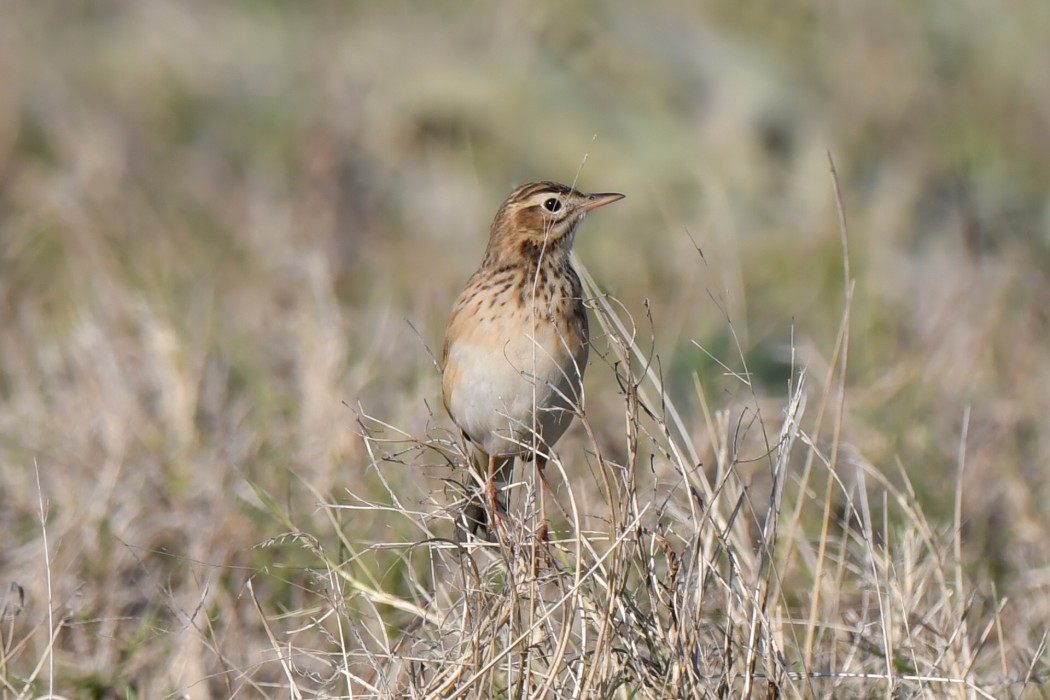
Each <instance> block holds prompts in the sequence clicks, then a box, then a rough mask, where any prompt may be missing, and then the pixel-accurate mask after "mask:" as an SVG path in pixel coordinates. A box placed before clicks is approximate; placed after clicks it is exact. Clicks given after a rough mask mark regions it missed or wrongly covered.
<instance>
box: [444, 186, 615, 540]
mask: <svg viewBox="0 0 1050 700" xmlns="http://www.w3.org/2000/svg"><path fill="white" fill-rule="evenodd" d="M622 198H623V195H622V194H615V193H607V194H584V193H583V192H579V191H577V190H575V189H573V188H571V187H567V186H565V185H559V184H557V183H554V182H534V183H532V184H529V185H524V186H522V187H519V188H518V189H516V190H514V192H512V193H511V195H510V196H509V197H508V198H507V200H506V201H505V202H503V205H502V206H500V208H499V211H497V212H496V218H495V219H494V220H493V222H492V229H491V231H490V233H489V242H488V248H487V249H486V250H485V257H484V258H483V259H482V261H481V267H480V268H478V270H477V272H475V273H474V274H473V276H471V278H470V280H469V281H468V282H467V287H466V289H464V290H463V292H462V294H460V295H459V299H457V300H456V304H455V306H454V307H453V309H452V316H451V317H450V318H449V321H448V328H447V329H446V331H445V346H444V351H443V353H442V360H441V365H442V371H443V377H442V385H441V386H442V393H443V396H444V400H445V408H446V409H447V410H448V413H449V415H450V416H451V417H452V420H453V421H455V423H456V425H457V426H459V428H460V430H462V431H463V434H464V435H465V436H466V437H467V439H468V440H470V442H472V443H473V444H474V446H475V448H476V450H477V452H478V453H479V462H478V464H479V466H478V468H479V470H481V469H485V468H486V467H487V471H485V472H483V476H484V477H485V482H484V490H483V493H484V496H485V499H484V505H483V504H481V503H479V502H478V501H477V499H476V498H473V499H472V502H471V503H470V504H469V505H468V506H467V508H466V509H465V511H464V513H463V521H462V523H461V526H462V527H464V528H466V529H469V531H470V532H471V533H476V532H477V531H478V529H479V528H482V529H484V530H487V531H488V533H489V534H490V535H492V534H496V533H494V532H493V528H492V527H490V523H491V524H492V525H494V526H495V528H496V529H497V530H498V528H499V527H500V522H499V518H500V515H499V511H500V508H501V507H502V506H501V504H500V500H499V490H500V488H501V487H502V486H504V485H505V484H507V483H508V482H509V480H510V476H511V473H512V472H513V468H514V458H515V457H520V458H522V460H523V461H526V462H527V461H529V460H530V459H535V460H536V466H537V467H538V468H539V471H540V474H541V476H542V469H543V466H544V465H545V464H546V461H547V458H548V457H549V455H550V448H551V446H552V445H553V444H554V443H555V442H556V441H557V440H558V438H560V437H561V436H562V433H564V432H565V430H566V428H568V427H569V424H570V423H572V419H573V417H574V416H575V414H576V413H577V412H578V410H579V406H580V402H581V398H582V383H583V372H584V370H585V369H586V366H587V350H588V342H589V337H588V331H587V313H586V310H585V309H584V306H583V288H582V286H581V284H580V278H579V276H578V275H577V274H576V271H575V270H574V269H573V268H572V264H571V262H570V260H569V253H570V252H571V250H572V244H573V241H574V239H575V238H576V229H577V228H578V227H579V225H580V222H581V221H583V217H584V216H585V215H586V214H587V212H589V211H591V210H592V209H597V208H598V207H601V206H605V205H606V204H610V203H612V202H615V201H617V200H618V199H622ZM541 503H542V500H541ZM541 527H542V528H544V534H545V527H546V522H545V521H544V523H543V524H542V525H541Z"/></svg>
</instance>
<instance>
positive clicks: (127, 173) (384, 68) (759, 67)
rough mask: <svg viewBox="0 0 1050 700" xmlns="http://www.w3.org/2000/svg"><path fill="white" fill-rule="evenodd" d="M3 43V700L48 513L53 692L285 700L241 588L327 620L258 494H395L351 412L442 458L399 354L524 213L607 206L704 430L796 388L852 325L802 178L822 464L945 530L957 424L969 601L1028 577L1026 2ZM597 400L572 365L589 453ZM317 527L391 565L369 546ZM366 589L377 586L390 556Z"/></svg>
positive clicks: (814, 0)
mask: <svg viewBox="0 0 1050 700" xmlns="http://www.w3.org/2000/svg"><path fill="white" fill-rule="evenodd" d="M0 15H2V16H0V320H2V326H0V485H2V486H0V585H2V586H4V587H8V586H9V585H10V584H11V583H16V584H17V585H18V586H20V587H21V589H22V590H24V592H25V603H24V608H22V607H21V606H20V605H16V603H17V602H18V601H17V600H16V598H18V596H16V595H15V594H14V593H13V591H14V590H15V589H14V588H10V589H8V598H7V599H6V600H7V601H8V603H7V607H6V608H5V616H4V617H5V619H4V620H2V621H0V624H2V625H3V626H5V628H6V631H5V633H4V636H2V637H0V639H3V640H4V642H5V647H6V648H5V650H4V651H3V653H2V655H0V677H2V678H3V679H4V687H3V689H2V691H0V692H2V694H4V695H5V696H6V695H7V694H9V693H13V694H16V693H17V692H18V691H20V690H21V689H22V688H21V686H20V685H19V684H18V683H16V680H15V679H18V678H25V677H27V676H29V674H30V673H31V671H32V669H33V667H35V666H36V664H37V663H38V661H39V660H41V659H44V658H46V657H47V651H46V650H47V646H48V631H47V625H48V622H47V616H46V612H47V607H48V598H47V585H46V583H47V580H46V577H45V573H46V571H47V568H48V567H46V566H45V563H46V561H45V558H44V553H43V552H44V550H43V546H44V539H43V536H42V533H41V517H40V513H39V502H38V499H40V498H42V499H43V500H44V502H45V509H46V516H45V522H46V526H47V538H48V543H49V545H50V551H49V553H50V572H51V585H52V587H53V598H54V608H55V610H56V614H57V615H60V616H62V617H63V618H64V619H65V620H66V621H67V625H66V627H65V628H64V629H63V630H62V633H61V635H60V636H59V637H58V639H57V641H56V644H55V648H54V657H53V661H54V664H55V681H56V684H57V685H56V691H60V692H62V693H64V694H67V695H70V696H74V697H126V696H142V697H159V696H163V695H166V694H168V693H174V692H178V693H188V694H189V695H191V696H199V697H207V696H210V695H212V694H214V695H216V696H221V695H224V694H227V693H229V692H232V691H233V690H236V689H237V688H241V687H242V686H244V685H245V684H249V683H250V684H258V685H257V686H255V687H256V688H265V687H267V686H266V685H265V684H266V683H270V682H279V681H280V678H281V672H280V668H279V667H278V666H277V665H276V664H273V663H268V661H270V660H272V651H271V650H270V645H269V642H268V641H267V639H266V637H265V634H264V630H263V629H262V627H261V626H260V622H259V616H258V615H257V613H256V612H255V611H254V609H253V608H252V603H251V600H250V597H249V596H247V595H246V594H245V582H246V581H247V580H248V579H249V578H251V577H254V579H253V580H254V586H255V591H256V594H257V595H258V598H259V600H260V603H261V605H262V607H263V608H264V610H265V611H266V613H267V614H271V615H275V616H279V615H280V614H281V613H282V612H284V611H288V610H293V609H304V608H306V609H309V608H310V606H311V605H313V604H314V603H313V601H314V599H315V596H317V595H320V593H318V590H319V588H323V587H322V586H320V584H318V582H317V581H316V580H314V579H313V578H311V576H310V575H309V573H308V572H307V565H306V564H305V563H304V557H303V555H302V550H301V549H300V548H299V547H298V546H297V545H296V544H295V543H287V542H283V541H279V542H277V543H271V546H268V547H265V548H256V547H255V546H256V545H258V544H260V543H263V542H267V541H269V540H270V538H273V537H276V536H278V535H279V534H280V533H281V532H283V531H284V530H285V529H286V528H284V527H282V525H281V523H279V522H277V521H275V520H274V519H273V518H272V517H271V516H270V514H269V513H267V512H266V509H265V508H263V507H262V506H261V505H260V503H259V500H258V498H256V497H255V495H254V494H253V492H252V489H251V487H250V485H249V484H250V483H251V484H257V485H259V486H260V487H261V488H264V489H266V491H267V492H268V493H270V494H271V495H273V496H274V498H275V499H276V501H277V502H279V504H280V507H281V508H283V509H285V511H286V512H287V513H288V514H289V515H290V516H291V517H292V518H293V519H295V520H296V521H297V523H298V524H299V525H300V526H301V527H303V529H306V530H309V528H310V526H311V523H319V522H322V521H323V520H324V519H325V518H326V517H328V516H327V515H326V514H324V513H322V512H321V511H319V510H318V508H317V503H318V500H320V499H324V500H330V501H345V500H346V490H347V489H350V490H351V491H353V492H354V493H357V494H366V495H368V496H370V497H376V498H378V497H382V495H383V494H384V493H385V490H384V488H383V487H382V485H381V480H380V479H379V478H378V475H377V474H376V472H375V470H370V469H369V468H368V465H369V464H370V459H369V456H368V454H367V451H366V449H365V447H366V446H365V443H364V442H362V440H361V439H360V435H359V434H360V432H361V431H360V428H359V426H358V420H359V418H360V416H361V415H362V414H367V415H369V416H373V417H376V418H377V419H380V420H382V421H384V422H386V423H387V424H389V425H390V426H394V427H396V428H397V429H399V430H402V431H404V432H405V433H406V434H408V435H411V436H422V435H424V434H426V433H427V431H428V430H431V431H433V430H440V429H442V428H444V429H447V428H449V427H450V422H449V420H448V419H447V417H446V416H445V415H444V412H443V410H442V409H441V406H440V400H439V396H440V388H439V377H438V373H437V371H436V369H435V367H434V365H433V362H432V361H431V359H430V357H429V355H428V353H427V349H426V347H425V346H426V345H428V346H429V347H431V348H436V347H439V346H440V342H441V338H442V333H443V329H444V321H445V318H446V315H447V313H448V310H449V308H450V305H451V303H452V301H453V300H454V298H455V296H456V294H457V292H458V291H459V289H460V288H461V286H462V284H463V282H464V281H465V279H466V277H467V276H468V275H469V274H470V272H472V271H473V269H474V267H475V266H476V264H477V262H478V261H479V260H480V257H481V252H482V250H483V247H484V241H485V235H486V233H487V227H488V224H489V222H490V220H491V217H492V215H493V213H494V212H495V210H496V208H497V206H498V205H499V203H500V202H501V201H502V199H503V197H505V196H506V194H507V193H508V192H509V191H510V190H511V188H512V187H513V186H515V185H516V184H521V183H523V182H526V181H529V180H534V179H554V180H560V181H564V182H571V181H573V180H577V179H578V184H579V186H580V187H581V189H584V190H590V191H619V192H624V193H626V194H627V195H628V197H627V199H626V200H625V201H624V202H622V203H620V204H618V205H617V206H616V207H615V209H609V210H608V211H603V212H601V215H596V216H595V217H593V219H592V220H589V221H588V222H587V223H586V224H585V226H584V227H583V229H582V231H581V234H580V236H579V238H578V242H577V251H578V254H579V256H580V258H581V259H582V260H583V261H584V262H585V264H586V265H587V266H588V268H589V269H590V272H591V273H592V275H593V276H594V277H595V279H597V280H598V281H599V283H600V284H601V285H603V286H604V287H605V288H606V289H607V290H609V291H610V292H611V293H612V294H614V295H615V296H616V297H617V298H618V299H619V300H620V301H621V302H622V303H623V305H624V306H625V308H626V309H628V310H629V311H631V312H632V314H633V315H634V317H635V319H636V321H638V323H639V328H640V333H641V335H642V336H643V337H644V336H645V335H646V334H648V333H650V330H649V327H648V323H647V322H646V320H645V315H646V309H647V308H649V309H651V313H652V317H653V323H652V326H653V330H652V331H651V332H652V333H653V334H654V340H653V343H654V346H655V350H656V352H657V353H658V355H659V358H660V362H661V366H662V368H663V371H664V374H665V377H666V380H667V383H668V385H669V391H670V392H671V394H672V396H674V397H675V398H676V399H678V400H679V401H681V402H684V404H685V405H686V406H689V405H694V408H695V390H694V385H693V375H694V373H696V372H699V373H700V375H701V377H703V380H704V386H705V388H706V389H707V391H708V392H709V398H710V400H711V401H712V403H713V404H714V405H715V406H716V407H719V408H726V409H732V408H733V407H734V406H736V405H738V404H739V402H740V400H741V395H742V394H744V393H745V388H744V387H743V386H742V385H741V384H740V382H739V381H736V380H734V379H731V378H727V377H726V376H724V374H725V370H724V369H723V368H722V367H720V366H719V365H718V364H717V363H716V362H715V360H714V359H712V356H713V358H717V360H718V361H720V362H722V363H725V364H726V365H728V366H729V367H730V368H731V369H733V370H734V371H742V370H743V368H744V365H743V360H746V366H747V369H748V370H749V371H751V372H752V373H753V375H754V380H755V384H756V389H757V393H758V394H759V395H762V396H777V397H779V396H783V394H784V392H785V391H786V385H787V379H788V377H789V375H790V372H791V356H790V353H791V343H792V341H793V342H794V344H795V349H796V352H797V354H798V356H797V357H796V358H795V364H796V366H798V365H807V366H808V367H809V368H810V380H811V382H813V383H814V384H815V385H816V386H813V387H812V389H813V390H814V391H816V392H819V391H822V390H823V387H821V386H820V381H821V378H823V377H824V376H825V375H826V373H827V363H828V361H829V356H830V353H831V348H832V347H833V345H834V341H835V335H836V332H837V329H838V325H839V322H840V318H841V315H842V312H843V308H844V292H843V288H844V283H843V271H842V262H841V261H842V248H841V242H840V234H839V222H838V215H837V212H836V206H835V196H834V185H833V182H832V179H831V176H830V174H829V168H828V159H827V153H830V154H831V155H832V156H833V157H834V160H835V164H836V166H837V169H838V174H839V178H840V184H841V186H842V191H843V203H844V205H845V209H846V215H847V220H848V231H849V252H850V264H851V272H852V276H853V278H854V279H855V281H856V288H855V296H854V300H853V306H852V316H851V335H852V342H851V346H850V348H851V349H850V355H849V370H848V372H849V382H848V393H847V398H846V406H847V416H846V420H845V440H846V441H847V443H848V444H849V446H850V449H849V455H850V459H851V460H855V461H865V462H870V463H872V464H874V465H876V466H877V467H878V468H879V469H880V470H882V471H883V472H885V473H886V474H888V475H891V478H892V479H896V478H897V476H896V475H899V474H900V473H906V474H907V476H908V477H909V478H910V479H911V481H912V483H913V484H914V486H915V488H916V489H917V490H918V492H919V493H918V495H919V498H920V500H921V502H922V503H923V504H924V505H925V507H926V508H927V510H928V512H930V513H932V514H934V515H935V516H937V517H940V518H943V522H944V524H945V527H946V528H947V527H949V526H950V522H951V521H950V514H951V509H952V492H953V486H952V483H953V480H954V478H955V471H956V466H957V455H958V449H959V435H960V431H961V429H962V421H963V413H964V409H965V407H966V406H970V408H971V414H970V424H969V439H968V444H967V452H966V471H965V473H964V475H963V479H964V491H963V498H964V509H963V512H964V514H965V516H966V520H965V522H964V523H963V527H964V534H965V541H966V543H967V546H968V549H969V552H968V556H969V561H970V563H971V568H970V574H971V575H972V576H973V577H974V579H975V580H977V581H985V582H991V583H992V584H994V585H995V586H996V587H997V590H998V591H1000V592H1004V591H1005V592H1007V593H1009V592H1011V591H1021V592H1022V593H1021V595H1028V594H1031V593H1032V592H1033V591H1040V590H1043V591H1045V589H1046V587H1047V586H1048V585H1050V547H1048V546H1047V544H1046V543H1047V541H1048V537H1050V472H1048V471H1047V464H1048V463H1050V352H1048V348H1050V318H1048V309H1050V277H1048V273H1047V270H1048V269H1050V196H1048V193H1050V136H1048V125H1050V91H1048V90H1047V89H1046V70H1047V68H1048V67H1050V43H1048V42H1047V41H1046V37H1048V36H1050V6H1047V5H1046V3H1041V2H1036V1H1035V0H1032V1H1029V2H1018V3H1013V4H1011V5H1010V7H1009V8H1004V7H1003V6H1002V5H1000V4H998V3H993V2H988V1H986V0H985V1H981V0H965V1H961V2H946V1H935V2H928V3H921V4H915V3H907V2H883V3H863V4H862V3H853V4H850V3H838V2H828V1H826V0H792V1H791V2H784V3H771V2H757V3H748V4H742V3H736V2H730V1H721V0H710V1H707V2H700V3H689V2H684V1H682V2H674V1H668V2H659V3H650V4H644V5H643V4H638V3H631V2H609V3H597V2H584V3H573V4H563V3H554V2H549V3H527V2H509V3H502V4H499V5H496V4H485V3H478V2H470V3H462V4H455V5H453V4H444V3H441V4H438V3H423V2H418V3H409V2H384V3H342V2H317V3H310V4H296V3H280V2H227V3H221V4H220V3H207V2H186V3H172V2H163V1H161V0H140V1H138V2H119V1H116V0H112V1H97V2H28V1H24V0H9V1H8V2H5V3H4V4H3V7H2V8H0ZM581 166H582V167H581ZM577 176H578V177H577ZM410 324H411V325H410ZM413 327H414V328H415V329H416V330H418V335H417V333H416V331H414V330H413ZM737 343H739V346H740V348H739V351H738V349H737ZM697 344H699V345H700V346H702V348H703V349H704V350H706V352H704V351H701V349H699V348H698V347H697ZM612 381H613V380H612V378H611V374H610V373H609V372H607V371H605V370H604V369H602V370H598V369H597V367H592V370H591V372H590V375H589V377H588V396H589V402H588V406H587V410H588V416H589V417H590V419H591V420H592V421H593V424H594V425H595V426H596V428H597V429H598V431H599V434H602V431H604V432H605V434H607V435H608V436H609V437H608V439H609V441H610V442H614V441H615V436H616V434H617V431H619V430H622V413H620V411H621V408H620V405H619V403H617V402H615V401H610V402H609V403H608V405H607V404H606V403H605V401H604V400H603V396H607V395H611V393H609V392H611V388H610V387H609V386H608V385H609V383H610V382H612ZM690 420H691V421H692V425H693V426H694V427H696V428H697V430H701V429H702V416H701V415H700V413H699V411H695V410H694V412H693V413H692V414H691V415H690ZM573 444H576V443H573V442H572V438H571V437H570V439H569V440H568V441H567V442H566V445H568V446H567V447H564V448H563V450H565V451H567V450H571V449H572V448H571V445H573ZM424 461H425V459H424ZM421 473H426V474H427V475H428V476H427V478H426V479H421V478H420V474H421ZM433 473H434V471H433V470H432V469H430V470H429V471H428V470H427V469H424V468H423V467H422V466H418V465H417V466H415V467H413V466H412V463H411V461H410V460H409V463H408V464H407V465H406V466H405V468H403V469H399V470H390V471H389V472H387V473H384V474H383V477H384V478H385V480H386V481H387V482H388V483H389V485H390V487H391V488H392V489H393V490H394V491H395V492H397V493H398V494H399V496H400V498H402V499H403V501H404V502H405V503H407V504H420V503H424V502H426V501H427V499H429V498H437V499H439V500H440V499H441V498H442V495H441V492H440V481H439V479H436V478H432V476H433ZM37 474H39V480H40V488H39V490H38V488H37V481H36V480H37ZM319 496H320V499H319ZM346 529H348V530H350V531H351V532H352V534H350V535H348V536H349V537H350V539H352V540H354V541H356V542H360V543H361V544H362V546H364V545H365V544H367V543H369V542H377V541H390V540H411V539H412V538H413V537H414V536H415V535H414V534H413V533H412V532H411V531H410V530H408V529H407V528H406V527H405V525H404V523H401V522H392V521H391V519H390V518H389V517H385V515H384V514H383V513H381V512H369V511H366V512H363V513H358V514H355V515H354V516H353V518H352V520H351V521H350V524H348V525H346ZM363 557H364V558H363V559H362V561H368V562H370V563H369V564H368V566H369V567H371V570H374V571H380V572H385V573H384V574H383V575H385V576H387V578H386V579H384V580H382V581H381V583H382V584H383V585H386V586H389V587H390V588H391V589H395V590H396V589H397V588H398V586H402V585H404V584H403V582H402V576H403V574H401V573H399V567H403V566H404V565H405V563H404V562H401V561H399V560H397V559H396V557H393V555H391V556H389V557H386V555H384V554H383V553H382V552H371V553H368V554H367V555H363ZM384 557H386V558H384ZM16 609H17V610H18V614H15V612H13V611H15V610H16ZM1047 619H1050V616H1048V618H1047ZM1047 619H1043V620H1041V621H1039V620H1028V621H1027V623H1028V624H1030V625H1032V626H1033V627H1037V626H1038V625H1039V624H1044V625H1045V624H1046V622H1047ZM1038 631H1039V630H1038V629H1035V630H1034V631H1033V633H1034V634H1035V636H1036V637H1038ZM46 675H47V674H46V672H45V673H43V674H42V675H41V676H38V677H37V680H36V683H38V684H39V683H41V682H42V681H41V678H46ZM34 687H36V688H37V690H39V686H34Z"/></svg>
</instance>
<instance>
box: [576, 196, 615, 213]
mask: <svg viewBox="0 0 1050 700" xmlns="http://www.w3.org/2000/svg"><path fill="white" fill-rule="evenodd" d="M623 197H624V196H623V195H622V194H618V193H616V192H603V193H601V194H589V195H587V201H586V202H584V203H583V204H581V205H580V211H581V212H582V213H584V214H586V213H587V212H589V211H590V210H591V209H597V208H598V207H604V206H605V205H606V204H612V203H613V202H616V201H618V200H621V199H623Z"/></svg>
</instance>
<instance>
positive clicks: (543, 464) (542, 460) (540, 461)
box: [533, 452, 547, 544]
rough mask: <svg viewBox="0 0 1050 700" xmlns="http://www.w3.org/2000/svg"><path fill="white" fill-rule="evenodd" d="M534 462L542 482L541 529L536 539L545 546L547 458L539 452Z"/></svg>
mask: <svg viewBox="0 0 1050 700" xmlns="http://www.w3.org/2000/svg"><path fill="white" fill-rule="evenodd" d="M533 461H534V463H535V464H536V475H537V476H539V480H540V527H539V530H538V531H537V532H536V539H537V540H539V541H540V542H542V543H543V544H546V543H547V504H546V501H545V499H544V495H545V493H546V491H547V475H546V473H545V471H544V470H545V469H546V468H547V458H546V457H544V456H543V455H541V454H539V453H538V452H537V453H536V455H535V456H534V457H533Z"/></svg>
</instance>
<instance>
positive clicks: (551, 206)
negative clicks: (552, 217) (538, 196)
mask: <svg viewBox="0 0 1050 700" xmlns="http://www.w3.org/2000/svg"><path fill="white" fill-rule="evenodd" d="M543 208H544V209H546V210H547V211H549V212H551V213H554V212H556V211H558V210H560V209H561V200H560V199H556V198H554V197H551V198H550V199H548V200H547V201H546V202H544V203H543Z"/></svg>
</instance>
